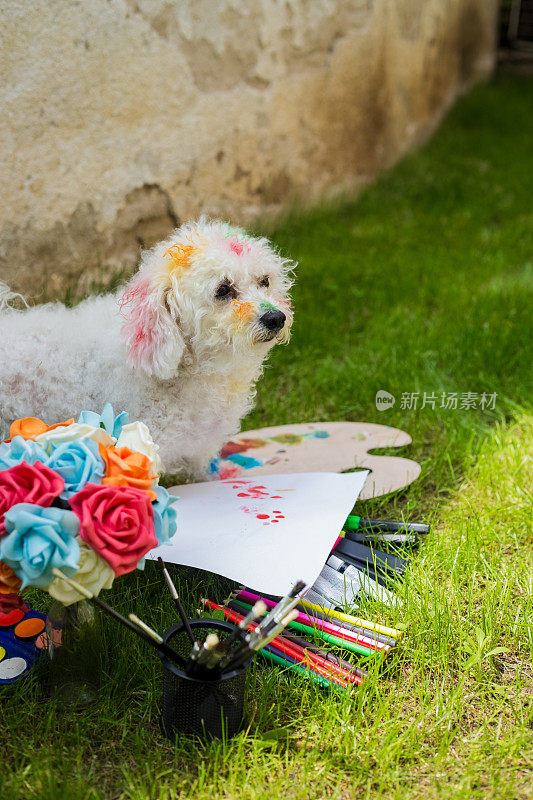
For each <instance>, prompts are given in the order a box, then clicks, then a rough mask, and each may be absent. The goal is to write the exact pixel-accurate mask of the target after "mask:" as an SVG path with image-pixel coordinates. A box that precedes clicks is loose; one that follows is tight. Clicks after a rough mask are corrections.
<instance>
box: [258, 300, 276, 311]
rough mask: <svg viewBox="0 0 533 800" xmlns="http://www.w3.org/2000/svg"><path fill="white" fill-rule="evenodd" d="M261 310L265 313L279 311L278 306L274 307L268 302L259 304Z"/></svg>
mask: <svg viewBox="0 0 533 800" xmlns="http://www.w3.org/2000/svg"><path fill="white" fill-rule="evenodd" d="M259 308H263V309H264V310H265V311H277V310H278V309H277V308H276V306H274V305H272V303H269V302H268V300H265V301H263V302H262V303H259Z"/></svg>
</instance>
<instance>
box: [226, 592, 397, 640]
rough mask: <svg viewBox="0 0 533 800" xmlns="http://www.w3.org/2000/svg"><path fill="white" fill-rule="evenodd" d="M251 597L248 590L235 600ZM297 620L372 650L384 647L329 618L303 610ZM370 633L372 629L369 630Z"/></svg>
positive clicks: (371, 637) (247, 599)
mask: <svg viewBox="0 0 533 800" xmlns="http://www.w3.org/2000/svg"><path fill="white" fill-rule="evenodd" d="M250 597H251V593H250V592H241V593H240V594H239V597H238V598H237V602H239V600H240V599H241V598H244V600H245V603H249V602H250V600H249V598H250ZM263 602H264V603H266V605H267V606H270V604H272V603H273V601H272V600H267V599H264V601H263ZM298 622H301V623H302V625H313V626H315V627H317V628H321V629H322V630H324V631H325V632H326V633H330V634H331V635H332V636H339V637H340V638H343V639H347V640H348V641H353V642H354V643H359V644H361V645H363V646H365V647H370V648H372V649H374V650H382V649H383V648H384V647H385V644H384V643H382V642H380V641H379V639H377V638H376V637H373V636H363V635H362V634H359V633H357V632H355V631H349V630H348V629H347V628H343V627H342V626H340V625H335V624H334V623H331V622H329V620H327V621H326V620H322V619H320V620H317V619H316V618H313V617H312V616H311V614H310V613H309V612H307V611H305V610H303V611H299V615H298ZM369 633H370V634H372V631H369Z"/></svg>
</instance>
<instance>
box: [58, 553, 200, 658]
mask: <svg viewBox="0 0 533 800" xmlns="http://www.w3.org/2000/svg"><path fill="white" fill-rule="evenodd" d="M52 572H53V574H54V575H55V576H56V578H61V580H63V581H65V582H66V583H68V584H69V585H70V586H71V587H72V588H73V589H75V591H76V592H78V593H79V594H81V595H82V597H86V598H87V600H90V601H91V603H93V605H95V606H97V607H98V608H100V609H101V610H102V611H104V612H105V613H106V614H109V616H110V617H113V618H114V619H116V620H117V622H120V623H121V624H122V625H124V627H126V628H129V629H130V631H133V633H135V634H137V636H139V637H140V638H141V639H144V641H145V642H146V643H147V644H149V645H151V646H152V647H157V649H158V650H160V651H161V652H162V653H163V654H164V655H165V656H166V657H167V658H169V659H170V660H171V661H174V663H176V664H179V665H180V666H181V667H183V666H184V665H185V659H183V658H182V657H181V656H180V655H179V654H178V653H176V651H175V650H174V649H173V648H172V647H170V646H169V645H168V644H166V642H164V641H163V639H162V638H161V636H159V634H158V633H156V632H155V631H152V629H151V628H148V626H147V625H146V628H147V629H148V630H145V629H144V628H141V627H140V626H138V625H137V624H134V623H133V622H132V621H130V620H129V619H126V617H123V616H122V614H120V613H119V612H118V611H116V610H115V609H114V608H113V607H112V606H109V605H108V604H107V603H104V601H103V600H100V598H99V597H95V596H94V595H93V594H91V592H89V590H88V589H86V588H85V586H82V585H81V584H79V583H78V582H77V581H74V580H72V578H67V576H66V575H63V573H62V572H61V570H59V569H57V567H54V568H53V569H52ZM137 619H138V618H137ZM139 621H140V620H139ZM143 625H144V623H143ZM148 631H150V633H148Z"/></svg>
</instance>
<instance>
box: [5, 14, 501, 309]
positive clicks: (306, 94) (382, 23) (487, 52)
mask: <svg viewBox="0 0 533 800" xmlns="http://www.w3.org/2000/svg"><path fill="white" fill-rule="evenodd" d="M497 5H498V3H497V0H107V1H106V0H77V1H76V0H32V2H31V3H29V2H28V0H5V2H4V3H3V4H2V5H1V7H0V36H1V37H2V40H3V41H2V43H1V48H0V51H1V53H2V55H1V59H2V63H1V70H0V72H1V75H2V80H1V82H0V154H1V157H2V162H3V164H4V165H3V167H2V169H1V170H0V196H1V198H2V202H1V220H0V277H1V278H2V279H3V280H6V281H7V282H8V283H9V284H10V285H11V286H12V288H15V289H19V290H22V291H25V292H30V293H31V294H33V295H34V296H39V297H40V298H43V297H51V296H54V295H56V294H57V295H61V294H63V293H64V289H65V285H66V281H70V282H71V283H72V282H74V283H75V282H76V280H77V279H79V283H78V289H79V291H83V290H84V289H85V288H86V287H87V286H88V285H89V284H90V281H91V280H93V279H94V278H95V277H96V276H98V275H101V274H109V273H110V272H111V270H112V269H116V266H117V265H120V264H125V265H126V267H127V268H129V269H131V268H132V267H133V265H134V263H135V261H136V258H137V256H138V252H139V248H140V247H141V246H146V245H150V244H152V243H153V242H154V241H156V240H157V239H158V238H161V237H163V236H165V235H166V234H167V233H168V232H169V231H170V230H171V229H172V227H173V226H175V225H176V224H177V223H179V222H180V221H181V220H185V219H188V218H190V217H192V216H195V215H197V214H198V213H200V212H207V213H209V214H212V215H222V216H224V217H227V218H231V219H232V220H233V221H240V222H245V221H247V220H250V219H251V218H253V217H254V216H255V215H256V214H258V213H264V212H265V211H270V210H272V209H277V208H279V207H282V206H283V204H284V203H287V202H288V201H290V202H294V201H298V200H303V199H305V201H314V200H316V199H318V198H320V197H323V196H325V195H327V194H331V193H332V192H334V191H337V190H339V189H343V188H354V187H357V186H358V185H359V184H361V183H362V182H365V181H368V180H369V179H371V178H372V177H373V176H375V175H376V173H377V172H378V171H379V170H381V169H383V168H385V167H388V166H390V165H391V164H392V163H394V162H395V161H396V160H397V159H398V158H399V157H400V156H401V155H402V154H403V153H405V151H406V150H408V149H409V148H410V147H412V146H413V145H416V144H418V143H420V142H421V141H423V140H424V139H426V138H427V136H428V135H429V134H430V133H431V132H432V131H433V130H434V128H435V127H436V125H437V124H438V123H439V121H440V119H441V118H442V116H443V113H444V112H445V111H446V109H447V108H448V107H449V106H450V104H451V103H452V102H453V101H454V100H455V98H456V97H457V96H458V95H459V94H460V93H461V92H463V91H465V90H466V89H467V88H469V87H470V86H471V85H472V84H473V83H474V82H476V81H477V80H480V79H482V78H484V77H486V76H488V75H489V74H490V72H491V69H492V66H493V62H494V52H495V31H496V14H497Z"/></svg>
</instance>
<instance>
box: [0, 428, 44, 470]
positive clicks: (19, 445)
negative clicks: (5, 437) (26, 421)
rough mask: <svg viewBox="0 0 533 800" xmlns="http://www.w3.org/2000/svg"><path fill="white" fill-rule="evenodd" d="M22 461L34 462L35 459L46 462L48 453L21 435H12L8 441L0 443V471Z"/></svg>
mask: <svg viewBox="0 0 533 800" xmlns="http://www.w3.org/2000/svg"><path fill="white" fill-rule="evenodd" d="M22 461H25V462H26V463H27V464H35V462H36V461H41V463H43V464H46V462H47V461H48V454H47V452H46V450H45V449H44V448H43V447H41V446H40V445H39V444H36V443H35V442H34V441H33V440H32V439H24V438H23V437H22V436H14V437H13V438H12V439H11V441H10V442H2V443H0V471H1V470H4V469H9V468H10V467H14V466H15V465H16V464H20V463H21V462H22Z"/></svg>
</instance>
